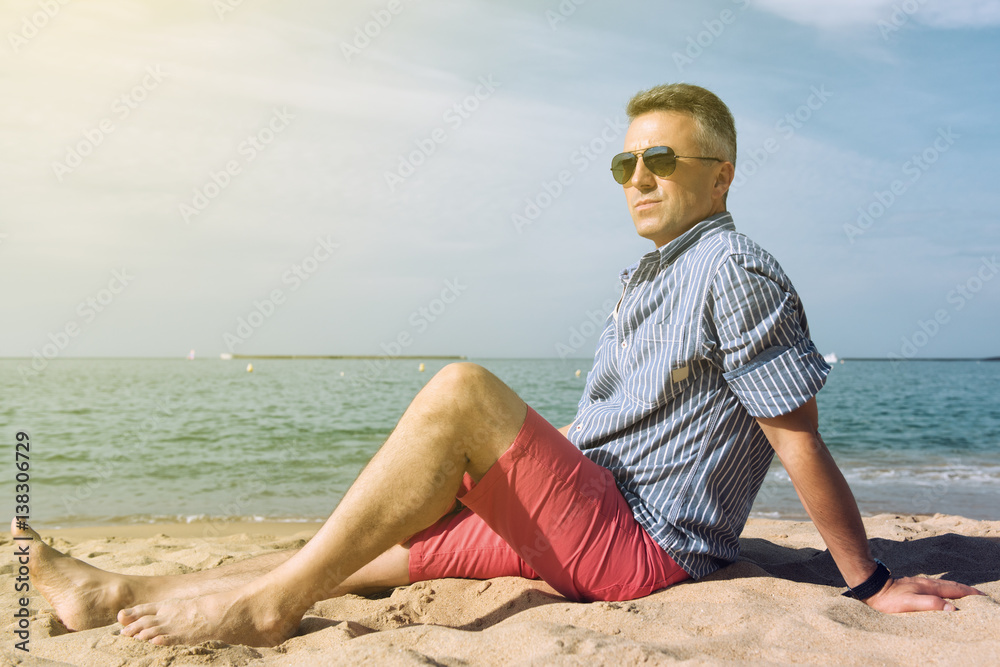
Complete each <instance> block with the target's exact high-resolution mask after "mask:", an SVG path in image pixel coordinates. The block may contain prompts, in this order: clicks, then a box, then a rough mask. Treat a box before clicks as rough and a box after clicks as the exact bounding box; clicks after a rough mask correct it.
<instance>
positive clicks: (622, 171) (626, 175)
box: [611, 153, 638, 185]
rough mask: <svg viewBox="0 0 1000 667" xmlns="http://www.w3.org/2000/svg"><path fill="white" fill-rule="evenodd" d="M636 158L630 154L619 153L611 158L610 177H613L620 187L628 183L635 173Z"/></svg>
mask: <svg viewBox="0 0 1000 667" xmlns="http://www.w3.org/2000/svg"><path fill="white" fill-rule="evenodd" d="M637 161H638V160H637V158H636V157H635V156H634V155H632V154H631V153H619V154H618V155H616V156H614V157H613V158H611V175H612V176H614V177H615V181H617V182H618V183H619V184H620V185H624V184H625V183H627V182H628V179H630V178H632V172H634V171H635V165H636V162H637Z"/></svg>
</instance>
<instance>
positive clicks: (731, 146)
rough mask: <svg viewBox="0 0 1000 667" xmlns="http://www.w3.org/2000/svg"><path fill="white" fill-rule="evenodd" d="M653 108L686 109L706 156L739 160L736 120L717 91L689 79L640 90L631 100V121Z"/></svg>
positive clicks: (629, 103) (679, 111)
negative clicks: (695, 84) (691, 118)
mask: <svg viewBox="0 0 1000 667" xmlns="http://www.w3.org/2000/svg"><path fill="white" fill-rule="evenodd" d="M650 111H674V112H678V113H686V114H689V115H690V116H691V117H693V118H694V120H695V124H696V125H697V128H698V129H697V135H696V136H695V141H696V142H697V143H698V146H699V147H701V150H702V151H703V153H702V155H703V156H704V157H717V158H721V159H723V160H726V161H728V162H732V163H733V164H734V165H735V164H736V122H735V121H734V120H733V114H732V112H731V111H729V107H727V106H726V103H725V102H723V101H722V100H721V99H719V97H718V95H716V94H715V93H713V92H712V91H710V90H706V89H704V88H702V87H701V86H693V85H691V84H689V83H670V84H664V85H661V86H654V87H653V88H650V89H649V90H641V91H639V92H638V93H636V94H635V95H634V96H633V97H632V99H630V100H629V101H628V106H627V107H626V112H627V113H628V119H629V121H633V120H635V119H636V117H638V116H641V115H642V114H644V113H649V112H650Z"/></svg>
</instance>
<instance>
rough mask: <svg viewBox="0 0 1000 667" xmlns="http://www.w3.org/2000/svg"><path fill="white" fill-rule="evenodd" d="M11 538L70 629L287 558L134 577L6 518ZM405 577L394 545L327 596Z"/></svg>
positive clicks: (231, 582) (188, 594)
mask: <svg viewBox="0 0 1000 667" xmlns="http://www.w3.org/2000/svg"><path fill="white" fill-rule="evenodd" d="M11 534H12V535H14V536H28V535H31V536H32V537H33V538H34V539H33V540H31V541H30V542H28V541H22V542H19V543H18V544H19V545H25V544H27V545H28V548H29V551H30V558H29V570H30V572H31V583H32V584H33V585H34V587H35V588H36V589H37V590H38V591H40V592H41V593H42V595H43V596H44V597H45V599H46V600H48V602H49V604H51V605H52V608H53V609H54V610H55V612H56V616H57V617H58V618H59V620H60V621H61V622H62V623H63V625H65V626H66V627H67V628H68V629H70V630H87V629H90V628H98V627H103V626H105V625H110V624H111V623H114V622H115V618H116V615H117V614H118V611H119V610H121V609H124V608H125V607H130V606H132V605H136V604H140V603H146V602H156V601H159V600H168V599H171V598H193V597H198V596H200V595H208V594H211V593H219V592H222V591H229V590H233V589H235V588H239V587H240V586H244V585H246V584H247V583H249V582H251V581H253V580H254V579H257V578H258V577H260V576H262V575H264V574H267V573H268V572H270V571H271V570H273V569H274V568H276V567H277V566H279V565H281V564H282V563H284V562H285V561H286V560H288V559H289V558H291V557H292V555H294V554H295V553H296V551H297V550H295V549H289V550H284V551H278V552H275V553H270V554H263V555H260V556H255V557H253V558H248V559H246V560H242V561H239V562H237V563H228V564H226V565H220V566H219V567H214V568H211V569H208V570H201V571H198V572H191V573H188V574H176V575H159V576H138V575H126V574H116V573H114V572H107V571H105V570H101V569H99V568H96V567H94V566H93V565H90V564H89V563H85V562H83V561H81V560H77V559H76V558H73V557H71V556H67V555H66V554H63V553H61V552H59V551H57V550H56V549H53V548H52V547H50V546H48V545H47V544H45V542H43V541H42V538H41V536H39V535H38V533H36V532H35V531H34V530H32V529H30V528H28V529H25V530H21V529H18V528H17V525H16V522H11ZM408 583H410V581H409V550H408V549H407V548H405V547H403V546H398V545H397V546H395V547H392V548H391V549H389V550H388V551H386V552H385V553H384V554H382V555H381V556H379V557H378V558H376V559H375V560H373V561H372V562H371V563H368V564H367V565H365V566H364V567H363V568H361V569H360V570H358V571H357V572H355V573H354V574H352V575H351V576H350V577H348V578H347V579H346V580H344V582H343V583H342V584H341V585H340V586H339V587H337V589H336V590H334V591H333V593H332V594H331V595H330V597H337V596H339V595H344V594H346V593H358V594H366V593H373V592H376V591H380V590H384V589H386V588H393V587H395V586H405V585H406V584H408Z"/></svg>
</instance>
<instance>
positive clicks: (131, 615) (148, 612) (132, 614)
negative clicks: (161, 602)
mask: <svg viewBox="0 0 1000 667" xmlns="http://www.w3.org/2000/svg"><path fill="white" fill-rule="evenodd" d="M155 613H156V606H155V605H151V604H140V605H136V606H135V607H129V608H128V609H122V610H121V611H119V612H118V622H119V623H121V624H122V625H125V626H127V625H131V624H132V623H135V622H136V621H138V620H139V619H140V618H142V617H143V616H152V615H153V614H155Z"/></svg>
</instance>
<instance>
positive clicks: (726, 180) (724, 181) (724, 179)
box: [712, 162, 736, 197]
mask: <svg viewBox="0 0 1000 667" xmlns="http://www.w3.org/2000/svg"><path fill="white" fill-rule="evenodd" d="M734 178H736V167H734V166H733V163H732V162H723V163H722V164H721V165H720V166H719V171H718V172H716V175H715V183H714V184H713V186H712V187H713V188H714V190H715V195H716V196H718V197H725V196H726V193H728V192H729V186H730V185H732V184H733V179H734Z"/></svg>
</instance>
